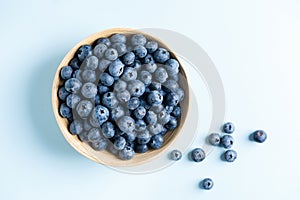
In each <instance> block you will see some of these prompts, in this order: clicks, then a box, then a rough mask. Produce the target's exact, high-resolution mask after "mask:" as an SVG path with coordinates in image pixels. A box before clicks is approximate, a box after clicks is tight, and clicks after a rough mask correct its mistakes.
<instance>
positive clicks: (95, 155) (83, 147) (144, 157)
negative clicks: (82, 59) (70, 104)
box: [52, 28, 189, 167]
mask: <svg viewBox="0 0 300 200" xmlns="http://www.w3.org/2000/svg"><path fill="white" fill-rule="evenodd" d="M115 33H123V34H134V33H141V34H143V35H145V36H146V37H147V38H148V39H152V40H155V41H157V42H158V44H159V46H161V47H164V48H166V49H167V50H169V51H170V53H171V56H172V57H174V58H176V59H177V60H178V61H179V63H180V59H179V58H178V57H177V56H176V55H175V54H174V53H173V52H172V51H171V50H170V49H169V48H168V47H167V46H166V45H165V44H164V43H163V42H162V41H160V40H159V39H158V38H155V37H153V36H151V35H148V34H147V33H144V32H140V31H138V30H134V29H128V28H115V29H108V30H105V31H102V32H98V33H95V34H93V35H91V36H89V37H87V38H85V39H84V40H82V41H81V42H79V43H78V44H76V45H75V46H74V47H73V48H72V49H71V50H70V51H69V52H68V53H67V54H66V56H65V57H64V59H63V60H62V62H61V63H60V65H59V67H58V68H57V71H56V74H55V77H54V81H53V87H52V106H53V111H54V115H55V118H56V121H57V123H58V126H59V128H60V130H61V132H62V134H63V135H64V137H65V138H66V140H67V141H68V143H69V144H70V145H71V146H72V147H73V148H74V149H75V150H76V151H78V152H79V153H80V154H82V155H84V156H85V157H87V158H89V159H91V160H93V161H95V162H97V163H100V164H104V165H107V166H112V167H118V166H136V165H139V164H142V163H145V162H149V161H151V160H153V159H155V158H157V157H158V156H160V154H161V153H162V152H163V151H165V150H166V149H167V148H168V147H169V146H170V145H171V144H172V143H173V142H174V141H175V139H176V137H177V136H178V134H180V131H181V128H182V126H183V125H184V121H185V119H186V116H187V112H188V109H189V87H188V79H187V76H186V73H185V71H184V68H183V66H182V64H181V63H180V73H181V75H179V86H180V87H181V88H182V89H183V90H184V92H185V97H184V100H183V101H181V102H180V107H181V109H182V115H181V118H180V119H179V120H178V127H177V128H176V129H175V130H174V131H172V132H168V133H167V134H166V135H165V137H164V138H165V143H164V145H163V147H162V148H160V149H157V150H149V151H147V152H146V153H143V154H139V153H136V154H135V156H134V158H133V159H131V160H126V161H124V160H121V159H119V158H117V157H116V156H115V155H113V154H112V153H110V152H108V151H106V150H103V151H95V150H93V149H92V148H91V147H90V146H89V145H88V144H87V143H84V142H81V141H80V140H79V139H78V137H77V136H76V135H72V134H71V133H70V132H69V130H68V120H67V119H65V118H63V117H61V116H60V114H59V98H58V96H57V91H58V88H59V87H60V86H61V85H62V84H63V81H62V80H61V79H60V70H61V68H62V67H63V66H66V65H68V64H69V61H70V60H71V59H72V58H73V57H74V54H75V53H76V51H77V50H78V48H79V47H80V46H82V45H84V44H93V43H94V42H95V41H96V40H97V39H98V38H101V37H109V36H111V35H113V34H115Z"/></svg>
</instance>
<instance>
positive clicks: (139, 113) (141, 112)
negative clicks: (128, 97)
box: [133, 106, 146, 119]
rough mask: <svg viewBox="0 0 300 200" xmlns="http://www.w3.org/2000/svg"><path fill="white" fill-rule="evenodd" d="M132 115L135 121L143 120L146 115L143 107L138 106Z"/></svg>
mask: <svg viewBox="0 0 300 200" xmlns="http://www.w3.org/2000/svg"><path fill="white" fill-rule="evenodd" d="M133 114H134V117H135V118H136V119H143V117H145V115H146V109H145V108H144V107H143V106H139V107H137V108H136V109H135V110H134V112H133Z"/></svg>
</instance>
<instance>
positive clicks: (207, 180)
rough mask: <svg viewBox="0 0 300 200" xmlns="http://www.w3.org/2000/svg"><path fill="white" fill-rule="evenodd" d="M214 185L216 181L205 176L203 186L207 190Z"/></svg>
mask: <svg viewBox="0 0 300 200" xmlns="http://www.w3.org/2000/svg"><path fill="white" fill-rule="evenodd" d="M213 186H214V182H213V180H212V179H210V178H205V179H204V180H203V181H201V188H203V189H205V190H210V189H211V188H212V187H213Z"/></svg>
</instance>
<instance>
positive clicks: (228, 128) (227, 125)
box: [223, 122, 235, 133]
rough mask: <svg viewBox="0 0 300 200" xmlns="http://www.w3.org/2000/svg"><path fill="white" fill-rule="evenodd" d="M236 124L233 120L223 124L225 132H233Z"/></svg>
mask: <svg viewBox="0 0 300 200" xmlns="http://www.w3.org/2000/svg"><path fill="white" fill-rule="evenodd" d="M234 129H235V127H234V124H233V123H232V122H227V123H225V124H224V125H223V131H224V133H233V132H234Z"/></svg>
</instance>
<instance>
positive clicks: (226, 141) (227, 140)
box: [220, 135, 234, 149]
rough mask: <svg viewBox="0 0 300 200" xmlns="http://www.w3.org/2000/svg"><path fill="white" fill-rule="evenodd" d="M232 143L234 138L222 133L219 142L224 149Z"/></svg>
mask: <svg viewBox="0 0 300 200" xmlns="http://www.w3.org/2000/svg"><path fill="white" fill-rule="evenodd" d="M233 143H234V139H233V137H232V136H231V135H224V136H223V137H221V142H220V144H221V145H222V146H223V147H224V148H225V149H230V148H231V147H232V145H233Z"/></svg>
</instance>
